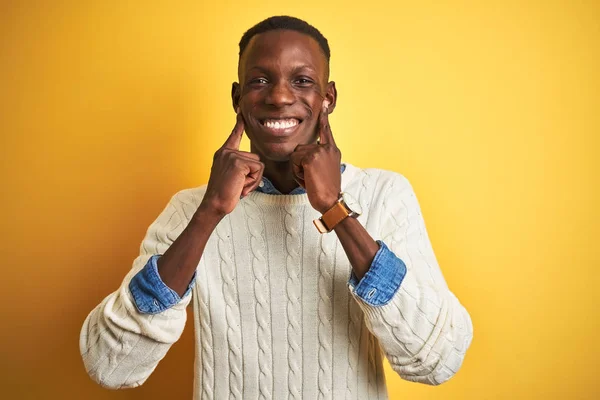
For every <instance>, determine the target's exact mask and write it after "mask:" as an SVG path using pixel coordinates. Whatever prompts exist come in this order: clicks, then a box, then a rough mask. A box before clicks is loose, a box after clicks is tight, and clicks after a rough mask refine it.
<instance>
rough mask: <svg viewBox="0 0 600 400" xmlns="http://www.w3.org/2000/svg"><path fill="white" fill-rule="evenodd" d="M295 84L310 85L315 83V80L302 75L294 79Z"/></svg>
mask: <svg viewBox="0 0 600 400" xmlns="http://www.w3.org/2000/svg"><path fill="white" fill-rule="evenodd" d="M294 84H295V85H297V86H301V87H308V86H311V85H313V84H314V81H313V80H312V79H310V78H308V77H305V76H301V77H299V78H296V79H295V80H294Z"/></svg>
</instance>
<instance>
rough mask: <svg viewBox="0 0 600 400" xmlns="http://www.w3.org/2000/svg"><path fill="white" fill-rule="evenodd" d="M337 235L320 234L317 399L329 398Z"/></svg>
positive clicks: (330, 393) (330, 394)
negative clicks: (334, 262)
mask: <svg viewBox="0 0 600 400" xmlns="http://www.w3.org/2000/svg"><path fill="white" fill-rule="evenodd" d="M336 240H337V237H336V236H335V234H334V233H332V232H330V233H328V234H324V235H321V253H320V254H319V400H323V399H331V398H332V397H331V396H332V392H331V387H332V374H333V372H332V362H333V359H332V358H333V355H332V349H331V346H332V341H333V337H332V335H333V327H332V325H331V322H332V320H333V306H332V303H331V300H332V297H333V274H332V273H333V268H332V260H330V257H331V255H332V254H335V253H334V249H333V247H334V246H335V243H336Z"/></svg>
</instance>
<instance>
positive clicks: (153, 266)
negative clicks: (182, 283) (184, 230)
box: [129, 254, 196, 314]
mask: <svg viewBox="0 0 600 400" xmlns="http://www.w3.org/2000/svg"><path fill="white" fill-rule="evenodd" d="M160 256H161V254H155V255H153V256H152V257H150V259H149V260H148V262H147V263H146V265H145V266H144V268H142V269H141V270H140V272H138V273H137V274H135V276H134V277H133V279H131V282H129V290H130V292H131V295H132V296H133V302H134V304H135V307H136V308H137V309H138V311H139V312H141V313H143V314H158V313H161V312H163V311H165V310H168V309H169V308H171V307H173V306H174V305H175V304H177V303H179V302H180V301H181V299H182V297H179V295H178V294H177V292H175V291H174V290H173V289H171V288H170V287H168V286H167V285H165V283H164V282H163V281H162V279H161V278H160V275H159V274H158V265H157V260H158V258H159V257H160ZM195 280H196V273H195V272H194V276H193V277H192V280H191V282H190V284H189V285H188V288H187V289H186V291H185V293H184V295H183V297H185V296H187V295H188V294H189V293H190V292H191V290H192V287H193V285H194V282H195Z"/></svg>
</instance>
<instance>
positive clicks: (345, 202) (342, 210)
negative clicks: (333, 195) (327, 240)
mask: <svg viewBox="0 0 600 400" xmlns="http://www.w3.org/2000/svg"><path fill="white" fill-rule="evenodd" d="M360 214H362V208H361V207H360V204H359V203H358V201H356V200H355V199H354V197H352V196H351V195H350V194H349V193H347V192H342V193H340V197H339V198H338V201H337V202H336V203H335V204H334V205H333V207H331V208H330V209H329V210H327V211H325V213H323V215H322V216H321V218H317V219H315V220H313V223H314V224H315V226H316V227H317V230H318V231H319V232H320V233H327V232H331V231H332V230H333V228H335V226H336V225H337V224H339V223H340V222H342V221H343V220H344V219H346V218H348V217H353V218H356V217H358V216H359V215H360Z"/></svg>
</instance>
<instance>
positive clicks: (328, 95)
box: [325, 81, 337, 114]
mask: <svg viewBox="0 0 600 400" xmlns="http://www.w3.org/2000/svg"><path fill="white" fill-rule="evenodd" d="M325 99H327V101H328V102H329V108H328V111H329V114H331V113H332V112H333V110H335V105H336V102H337V89H336V88H335V82H333V81H331V82H329V83H328V84H327V89H326V91H325Z"/></svg>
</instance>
